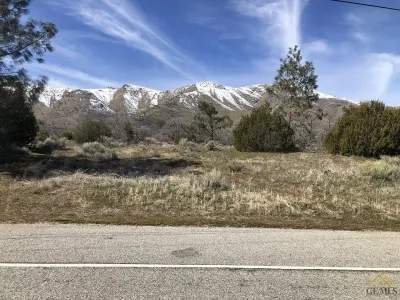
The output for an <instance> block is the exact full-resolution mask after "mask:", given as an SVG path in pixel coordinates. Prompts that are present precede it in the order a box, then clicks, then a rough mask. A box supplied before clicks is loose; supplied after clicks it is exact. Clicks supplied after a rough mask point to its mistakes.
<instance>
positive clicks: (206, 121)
mask: <svg viewBox="0 0 400 300" xmlns="http://www.w3.org/2000/svg"><path fill="white" fill-rule="evenodd" d="M198 109H199V111H198V113H197V114H196V115H195V122H196V124H197V126H198V127H199V129H200V130H203V131H204V132H205V133H206V134H208V135H209V137H210V139H211V140H214V138H215V133H216V131H218V130H220V129H224V128H228V127H231V126H232V120H231V119H230V118H229V117H228V116H222V117H220V116H219V113H218V111H217V109H216V108H215V106H214V105H213V104H212V103H209V102H206V101H200V102H199V104H198Z"/></svg>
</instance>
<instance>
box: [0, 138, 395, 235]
mask: <svg viewBox="0 0 400 300" xmlns="http://www.w3.org/2000/svg"><path fill="white" fill-rule="evenodd" d="M74 147H75V149H77V148H76V146H72V147H69V149H67V150H65V151H64V152H65V153H64V156H62V155H63V152H62V151H58V152H57V154H56V155H53V156H40V157H39V158H37V157H36V158H35V159H32V156H29V157H25V158H23V159H19V160H18V161H17V162H13V163H10V162H7V164H6V163H3V165H2V166H1V168H0V221H3V222H38V221H62V222H92V223H113V224H146V225H160V224H163V225H221V226H222V225H224V226H225V225H229V226H267V227H292V228H334V229H383V230H398V229H400V158H386V157H385V158H383V159H381V160H373V159H363V158H354V157H341V156H332V155H326V154H322V153H317V154H311V153H291V154H271V153H239V152H237V151H235V150H233V149H232V148H228V147H226V148H221V147H219V149H218V150H217V151H206V150H205V149H204V147H202V146H198V147H197V148H196V147H195V148H193V147H191V148H190V149H187V148H184V147H179V146H174V145H164V146H162V145H142V146H136V147H123V148H118V149H114V150H115V151H116V153H117V156H118V158H119V160H118V161H105V160H100V161H99V160H96V158H92V159H91V158H85V159H84V160H79V159H78V158H79V157H78V156H77V154H76V151H75V150H73V149H74ZM78 152H79V151H78ZM34 157H35V156H34ZM60 159H62V163H60V162H59V161H58V160H60ZM55 162H57V163H55ZM71 165H72V166H74V167H73V168H70V166H71ZM18 169H24V170H25V171H26V170H29V173H23V172H18ZM24 174H30V176H24ZM32 174H33V175H32ZM43 174H45V176H43Z"/></svg>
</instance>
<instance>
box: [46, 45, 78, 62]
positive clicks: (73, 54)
mask: <svg viewBox="0 0 400 300" xmlns="http://www.w3.org/2000/svg"><path fill="white" fill-rule="evenodd" d="M53 47H54V50H55V53H56V54H61V55H63V56H65V57H68V58H73V59H76V58H78V57H80V56H82V53H81V52H78V51H77V50H76V48H75V47H73V46H67V45H63V44H60V43H57V42H56V43H53Z"/></svg>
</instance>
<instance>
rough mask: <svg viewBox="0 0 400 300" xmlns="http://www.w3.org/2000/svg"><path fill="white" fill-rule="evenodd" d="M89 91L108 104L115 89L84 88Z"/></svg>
mask: <svg viewBox="0 0 400 300" xmlns="http://www.w3.org/2000/svg"><path fill="white" fill-rule="evenodd" d="M85 91H87V92H89V93H92V94H93V95H94V96H95V97H96V98H97V99H98V100H100V101H101V102H103V103H105V104H107V105H108V104H109V103H110V102H111V100H112V98H113V97H114V94H115V92H116V91H117V89H116V88H106V89H88V90H85Z"/></svg>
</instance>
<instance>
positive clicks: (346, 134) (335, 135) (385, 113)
mask: <svg viewBox="0 0 400 300" xmlns="http://www.w3.org/2000/svg"><path fill="white" fill-rule="evenodd" d="M325 149H326V150H327V151H328V152H329V153H332V154H341V155H357V156H364V157H380V156H381V155H389V156H392V155H399V154H400V109H398V108H393V107H386V106H385V104H384V103H382V102H379V101H371V102H366V103H362V104H361V105H360V106H353V107H350V108H347V109H345V111H344V114H343V116H342V117H341V119H340V120H339V122H338V123H337V124H336V126H335V127H334V128H333V129H332V130H331V131H330V132H329V133H328V134H327V135H326V137H325Z"/></svg>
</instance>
